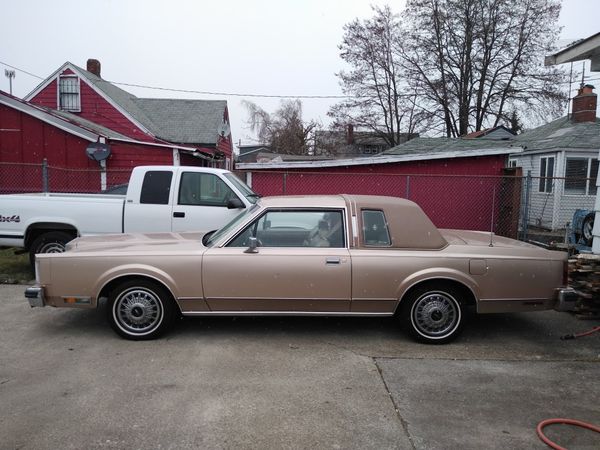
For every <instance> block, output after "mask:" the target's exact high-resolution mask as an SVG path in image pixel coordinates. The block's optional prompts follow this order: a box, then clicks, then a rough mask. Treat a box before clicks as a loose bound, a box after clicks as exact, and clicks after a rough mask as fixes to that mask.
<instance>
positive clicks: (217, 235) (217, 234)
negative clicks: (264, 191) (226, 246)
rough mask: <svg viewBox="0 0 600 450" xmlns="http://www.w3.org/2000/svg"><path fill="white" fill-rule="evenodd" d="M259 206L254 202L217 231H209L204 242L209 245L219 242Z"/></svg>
mask: <svg viewBox="0 0 600 450" xmlns="http://www.w3.org/2000/svg"><path fill="white" fill-rule="evenodd" d="M258 208H259V206H258V205H256V204H254V205H252V206H251V207H250V208H248V209H246V210H245V211H244V212H242V213H240V214H238V215H237V216H235V217H234V218H233V219H232V220H231V221H230V222H229V223H228V224H226V225H224V226H223V227H222V228H219V229H218V230H216V231H212V232H211V233H208V234H207V235H206V236H205V238H204V239H203V242H202V243H203V244H204V245H206V246H207V247H212V246H213V245H214V243H215V242H217V241H218V240H219V239H221V237H223V236H225V235H226V234H227V233H229V231H231V230H232V229H233V228H235V227H236V226H237V225H238V224H239V223H241V222H243V221H244V220H245V219H246V217H248V216H250V215H252V214H253V213H254V211H256V210H257V209H258Z"/></svg>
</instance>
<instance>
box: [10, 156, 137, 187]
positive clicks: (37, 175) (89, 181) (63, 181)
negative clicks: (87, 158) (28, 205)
mask: <svg viewBox="0 0 600 450" xmlns="http://www.w3.org/2000/svg"><path fill="white" fill-rule="evenodd" d="M131 170H132V169H130V168H128V169H108V170H103V169H101V168H98V169H70V168H65V167H55V166H51V165H48V164H47V163H46V162H43V163H42V164H31V163H5V162H0V194H22V193H28V192H56V193H58V192H70V193H81V194H94V193H100V192H102V191H104V190H106V189H110V188H114V187H116V186H120V185H123V184H125V183H127V182H128V181H129V176H130V175H131Z"/></svg>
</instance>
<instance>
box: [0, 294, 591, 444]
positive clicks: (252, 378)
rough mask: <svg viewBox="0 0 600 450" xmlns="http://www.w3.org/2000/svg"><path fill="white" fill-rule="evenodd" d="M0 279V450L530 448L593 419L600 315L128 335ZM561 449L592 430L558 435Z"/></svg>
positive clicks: (235, 325) (274, 325)
mask: <svg viewBox="0 0 600 450" xmlns="http://www.w3.org/2000/svg"><path fill="white" fill-rule="evenodd" d="M24 288H25V287H24V286H6V285H4V286H0V448H2V449H5V448H6V449H21V448H23V449H25V448H27V449H38V448H43V449H45V448H48V449H56V448H62V449H71V448H72V449H81V448H86V449H89V448H108V449H110V448H127V449H137V448H139V449H148V448H153V449H154V448H167V449H168V448H173V449H178V448H211V449H212V448H215V449H221V448H222V449H229V448H236V449H237V448H256V449H271V448H272V449H285V448H294V449H295V448H307V449H308V448H310V449H317V448H319V449H320V448H333V449H347V448H356V449H359V448H360V449H365V448H369V449H371V448H372V449H388V448H400V449H452V448H456V449H459V448H460V449H481V448H486V449H506V448H528V449H529V448H532V449H535V448H539V449H544V448H546V446H545V445H544V444H542V443H541V441H539V440H538V438H537V436H536V434H535V426H536V425H537V423H538V422H539V421H541V420H543V419H546V418H550V417H569V418H575V419H580V420H584V421H587V422H591V423H595V424H596V425H600V406H599V402H598V400H599V399H600V334H596V335H593V336H590V337H586V338H581V339H578V340H573V341H561V340H560V339H559V337H560V336H561V335H563V334H566V333H571V332H576V331H582V330H587V329H589V328H591V327H593V326H595V325H598V322H597V321H596V322H592V321H580V320H577V319H575V318H573V317H572V316H570V315H568V314H564V313H555V312H550V311H548V312H542V313H532V314H504V315H493V316H480V317H475V318H473V320H472V321H471V322H470V323H469V325H468V327H467V329H466V330H465V333H464V334H463V335H462V337H461V338H460V339H459V340H458V341H457V342H456V343H453V344H450V345H446V346H426V345H422V344H417V343H414V342H413V341H411V340H410V339H409V338H408V337H407V336H405V335H404V334H403V333H402V332H401V331H400V330H399V329H398V327H397V326H396V323H395V322H394V321H393V320H391V319H384V320H382V319H338V318H335V319H334V318H243V319H241V318H237V319H232V318H208V319H185V320H182V321H181V322H180V323H179V324H178V326H177V327H176V329H175V330H173V331H172V332H171V333H170V334H169V335H168V336H166V337H165V338H163V339H161V340H158V341H152V342H129V341H125V340H122V339H120V338H118V337H117V336H116V335H115V334H114V333H113V332H112V330H111V329H110V328H109V326H108V325H107V323H106V322H105V318H104V315H105V310H104V309H103V308H101V309H100V310H99V311H77V310H57V309H51V308H37V309H30V308H29V306H28V304H27V303H26V301H25V300H24V298H23V295H22V294H23V291H24ZM547 434H548V435H549V436H550V437H553V438H555V439H556V440H557V441H558V442H559V443H560V444H562V445H563V446H567V447H568V448H570V449H577V448H579V449H584V448H589V449H592V448H594V449H597V448H600V435H598V434H594V433H592V432H588V431H585V430H579V429H576V428H569V427H566V426H556V427H553V428H549V429H548V433H547Z"/></svg>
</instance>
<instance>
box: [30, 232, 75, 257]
mask: <svg viewBox="0 0 600 450" xmlns="http://www.w3.org/2000/svg"><path fill="white" fill-rule="evenodd" d="M73 239H75V236H73V235H72V234H69V233H65V232H64V231H49V232H48V233H44V234H40V235H39V236H38V237H36V238H35V239H34V240H33V242H32V243H31V245H30V246H29V262H30V263H31V265H32V266H33V264H34V263H35V255H36V253H62V252H64V251H65V246H66V245H67V242H69V241H72V240H73Z"/></svg>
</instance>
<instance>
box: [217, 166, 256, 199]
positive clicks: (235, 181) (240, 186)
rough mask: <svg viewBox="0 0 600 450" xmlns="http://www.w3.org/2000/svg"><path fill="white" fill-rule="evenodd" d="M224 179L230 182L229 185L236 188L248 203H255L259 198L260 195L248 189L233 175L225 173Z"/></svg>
mask: <svg viewBox="0 0 600 450" xmlns="http://www.w3.org/2000/svg"><path fill="white" fill-rule="evenodd" d="M225 178H227V179H228V180H229V181H231V183H232V184H233V185H234V186H235V187H236V188H238V189H239V191H240V192H241V193H242V194H244V197H246V198H247V199H248V201H249V202H250V203H256V201H257V200H258V199H259V198H260V195H258V194H257V193H256V192H254V191H253V190H252V189H250V187H248V185H247V184H246V183H244V182H242V181H241V180H240V179H239V178H238V177H236V176H235V175H234V174H232V173H226V174H225Z"/></svg>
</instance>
